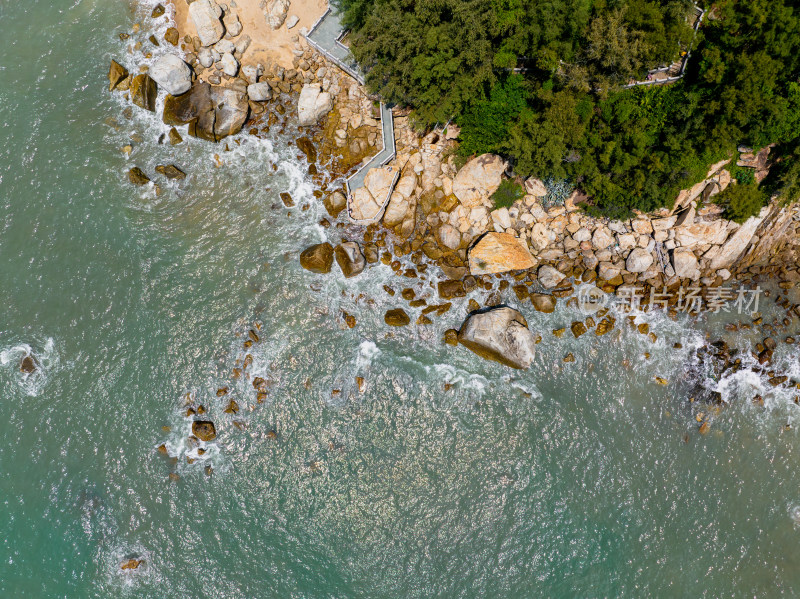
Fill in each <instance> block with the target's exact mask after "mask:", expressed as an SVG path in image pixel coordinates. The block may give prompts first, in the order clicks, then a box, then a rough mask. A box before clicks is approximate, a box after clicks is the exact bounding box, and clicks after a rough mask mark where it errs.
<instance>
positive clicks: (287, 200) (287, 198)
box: [280, 191, 294, 208]
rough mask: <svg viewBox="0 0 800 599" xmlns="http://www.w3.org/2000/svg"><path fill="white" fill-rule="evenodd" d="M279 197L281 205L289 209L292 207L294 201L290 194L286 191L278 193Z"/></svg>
mask: <svg viewBox="0 0 800 599" xmlns="http://www.w3.org/2000/svg"><path fill="white" fill-rule="evenodd" d="M280 197H281V202H283V205H284V206H286V207H287V208H291V207H292V206H294V200H293V199H292V194H290V193H289V192H288V191H282V192H281V193H280Z"/></svg>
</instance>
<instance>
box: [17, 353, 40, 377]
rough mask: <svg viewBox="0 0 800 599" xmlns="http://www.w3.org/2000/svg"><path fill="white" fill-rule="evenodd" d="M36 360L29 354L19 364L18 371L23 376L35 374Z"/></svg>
mask: <svg viewBox="0 0 800 599" xmlns="http://www.w3.org/2000/svg"><path fill="white" fill-rule="evenodd" d="M36 368H37V366H36V360H35V359H34V358H33V356H32V355H31V354H28V355H27V356H25V357H24V358H22V360H21V361H20V363H19V371H20V372H22V373H25V374H33V373H34V372H36Z"/></svg>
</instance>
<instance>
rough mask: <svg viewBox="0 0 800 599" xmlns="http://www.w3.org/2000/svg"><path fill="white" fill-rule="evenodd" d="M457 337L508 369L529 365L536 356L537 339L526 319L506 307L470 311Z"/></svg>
mask: <svg viewBox="0 0 800 599" xmlns="http://www.w3.org/2000/svg"><path fill="white" fill-rule="evenodd" d="M458 340H459V342H460V343H461V344H462V345H463V346H465V347H466V348H468V349H470V350H471V351H473V352H475V353H476V354H478V355H479V356H481V357H482V358H484V359H487V360H493V361H495V362H500V363H501V364H505V365H506V366H510V367H511V368H528V367H529V366H530V365H531V363H532V362H533V359H534V356H535V349H534V346H535V345H536V339H535V337H534V335H533V333H531V332H530V330H529V329H528V323H527V321H526V320H525V318H524V317H523V316H522V314H520V313H519V312H517V311H516V310H514V309H512V308H509V307H507V306H499V307H495V308H487V309H484V310H481V311H479V312H474V313H472V314H470V315H469V316H468V317H467V319H466V320H465V321H464V324H463V325H461V329H460V330H459V332H458Z"/></svg>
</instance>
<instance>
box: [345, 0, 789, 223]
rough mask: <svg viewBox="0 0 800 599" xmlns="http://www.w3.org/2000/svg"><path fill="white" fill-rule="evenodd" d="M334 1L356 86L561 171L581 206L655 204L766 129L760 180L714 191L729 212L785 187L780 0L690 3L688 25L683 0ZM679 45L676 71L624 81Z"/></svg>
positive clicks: (617, 211)
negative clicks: (766, 155) (680, 73)
mask: <svg viewBox="0 0 800 599" xmlns="http://www.w3.org/2000/svg"><path fill="white" fill-rule="evenodd" d="M337 4H338V6H339V8H340V10H341V11H342V13H343V18H344V20H345V23H346V24H347V26H348V27H350V28H351V35H350V43H351V48H352V51H353V54H354V55H355V57H356V59H357V60H359V62H360V63H361V64H362V65H363V66H364V67H365V69H366V70H367V71H368V75H367V84H368V86H369V88H370V90H371V91H373V92H375V93H377V94H379V95H380V96H381V97H382V98H383V99H384V100H386V101H388V102H392V103H396V104H399V105H404V106H408V107H410V108H412V109H413V118H414V120H415V123H416V124H417V126H418V127H420V128H429V127H432V126H436V125H437V124H438V125H439V126H444V125H446V124H447V123H450V122H455V123H456V124H457V125H459V126H460V128H461V133H460V143H461V146H460V152H462V153H463V154H464V155H475V154H481V153H486V152H494V153H500V154H502V155H504V156H506V157H508V158H509V159H511V161H512V164H513V166H514V169H515V171H516V173H517V174H518V175H521V176H536V177H539V178H542V179H547V178H551V179H554V180H564V179H567V180H569V181H570V182H571V183H572V184H574V185H576V186H578V187H580V188H581V189H582V190H583V191H584V192H585V193H586V194H587V195H588V196H589V198H590V199H589V200H588V205H587V208H588V209H589V211H590V212H591V213H596V214H601V215H604V216H611V217H622V216H625V215H628V214H629V213H630V211H631V209H634V208H636V209H639V210H643V211H650V210H654V209H657V208H659V207H661V206H665V205H670V204H671V202H672V201H674V199H675V197H676V195H677V193H678V192H679V191H680V190H681V189H684V188H687V187H689V186H691V185H693V184H694V183H697V182H698V181H700V180H702V179H703V178H704V177H705V175H706V173H707V171H708V167H709V165H710V164H712V163H714V162H718V161H719V160H721V159H725V158H733V157H734V156H735V151H736V149H737V147H738V146H741V145H745V146H749V147H752V148H760V147H763V146H766V145H768V144H777V146H776V148H775V149H774V150H773V153H772V154H771V156H774V157H777V160H778V161H779V164H778V167H777V168H775V169H774V172H773V174H772V175H771V176H770V178H769V179H768V180H766V181H764V182H763V183H761V185H760V186H759V187H760V188H763V190H765V191H762V190H760V189H759V188H756V187H755V184H752V183H748V184H746V188H745V189H742V190H737V191H733V190H732V191H731V192H730V193H729V194H728V196H727V199H726V201H727V202H729V210H731V213H732V214H734V213H735V214H736V217H737V219H741V218H746V216H748V215H749V214H750V212H751V211H752V210H755V211H757V208H756V206H758V205H759V202H761V201H763V199H764V197H766V195H765V194H766V193H767V192H770V193H778V194H779V195H780V196H781V197H782V198H783V199H784V200H786V201H794V200H795V199H796V198H797V196H798V194H799V193H800V183H798V181H799V177H800V170H799V169H800V167H798V166H794V165H796V164H797V160H795V158H796V157H797V155H798V153H799V151H798V138H800V84H799V83H798V74H800V10H798V8H797V7H796V6H795V4H794V2H792V1H790V0H718V1H716V2H714V3H713V4H712V3H711V2H700V3H699V6H700V8H702V9H704V10H706V13H705V16H704V18H703V20H702V22H701V23H700V25H699V27H698V32H697V34H696V35H694V30H693V23H694V20H695V19H696V18H697V14H698V11H697V10H696V8H695V6H694V4H693V3H692V2H691V1H690V0H660V1H659V0H537V1H524V0H439V1H437V2H420V1H417V0H337ZM686 52H691V60H689V61H688V62H687V67H686V71H685V76H684V77H683V78H682V79H680V80H679V81H675V82H673V83H670V84H668V85H642V86H634V87H626V86H628V85H629V84H630V83H631V82H634V81H644V80H646V78H647V77H648V70H649V69H652V68H655V67H659V66H665V65H671V64H672V65H674V64H678V61H680V60H681V59H682V58H683V56H684V53H686ZM782 157H783V158H785V159H784V160H781V158H782ZM756 191H757V192H758V193H756ZM723 199H725V198H723ZM759 207H760V206H759ZM742 211H743V212H742Z"/></svg>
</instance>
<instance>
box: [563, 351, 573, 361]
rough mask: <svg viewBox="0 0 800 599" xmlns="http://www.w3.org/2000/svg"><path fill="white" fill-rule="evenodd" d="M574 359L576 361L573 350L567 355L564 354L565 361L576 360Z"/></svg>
mask: <svg viewBox="0 0 800 599" xmlns="http://www.w3.org/2000/svg"><path fill="white" fill-rule="evenodd" d="M574 361H575V356H574V355H573V354H572V352H570V353H568V354H567V355H566V356H564V363H570V362H574Z"/></svg>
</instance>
